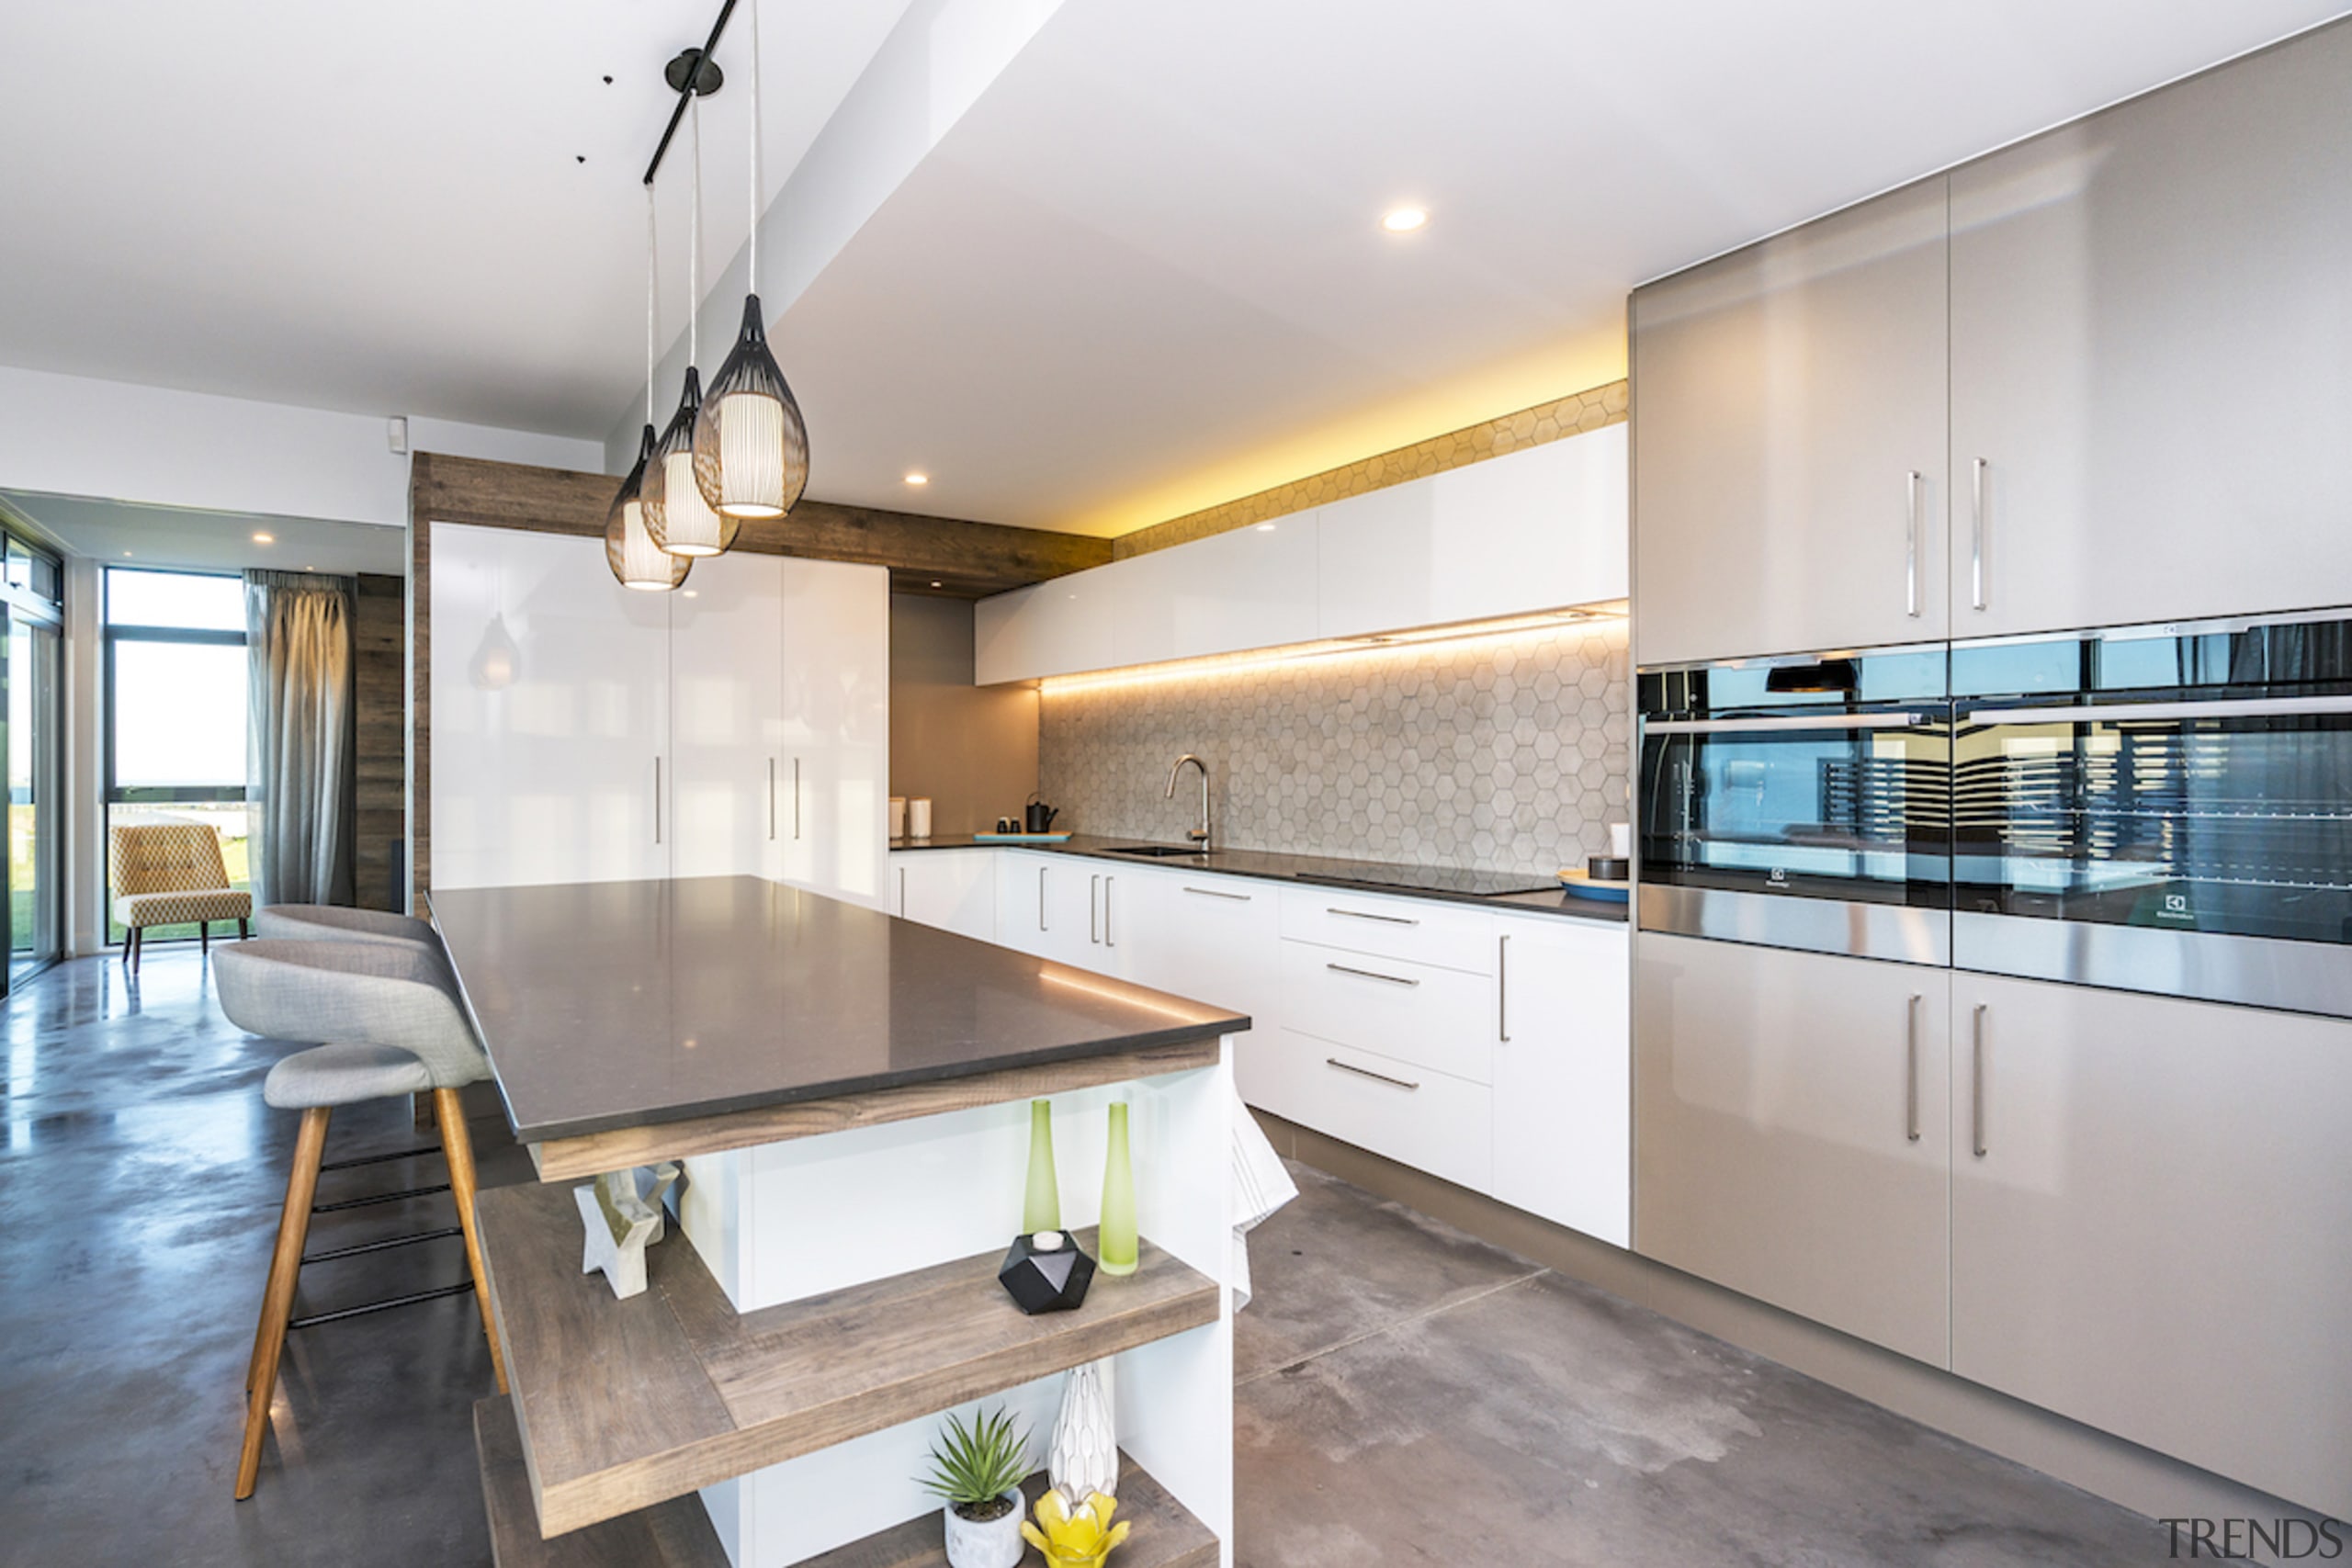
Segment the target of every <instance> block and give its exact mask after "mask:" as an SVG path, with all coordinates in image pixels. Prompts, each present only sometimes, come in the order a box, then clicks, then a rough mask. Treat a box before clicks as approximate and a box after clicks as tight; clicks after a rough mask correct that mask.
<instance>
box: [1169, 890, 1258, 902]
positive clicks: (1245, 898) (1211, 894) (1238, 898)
mask: <svg viewBox="0 0 2352 1568" xmlns="http://www.w3.org/2000/svg"><path fill="white" fill-rule="evenodd" d="M1184 891H1185V892H1187V893H1197V894H1199V895H1200V896H1201V897H1204V898H1230V899H1232V900H1233V901H1234V902H1235V903H1237V904H1247V903H1248V902H1250V895H1249V894H1247V893H1220V892H1218V891H1217V890H1216V888H1214V887H1193V886H1186V887H1185V889H1184Z"/></svg>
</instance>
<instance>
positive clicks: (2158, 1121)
mask: <svg viewBox="0 0 2352 1568" xmlns="http://www.w3.org/2000/svg"><path fill="white" fill-rule="evenodd" d="M1644 941H1645V944H1646V942H1647V939H1646V938H1645V939H1644ZM1953 1000H1954V1007H1953V1033H1954V1050H1953V1055H1952V1063H1951V1095H1952V1103H1953V1107H1954V1116H1953V1124H1954V1129H1955V1132H1954V1140H1955V1143H1956V1145H1957V1146H1956V1147H1955V1148H1954V1150H1953V1153H1952V1165H1953V1169H1954V1173H1955V1174H1954V1178H1953V1181H1952V1192H1951V1217H1952V1230H1951V1266H1952V1323H1951V1352H1952V1359H1951V1366H1952V1371H1955V1372H1958V1373H1960V1374H1961V1375H1962V1376H1963V1377H1968V1378H1972V1379H1973V1380H1975V1381H1976V1382H1982V1383H1986V1384H1989V1385H1990V1386H1992V1387H1994V1388H1997V1389H1999V1390H2001V1391H2002V1392H2004V1393H2010V1394H2014V1395H2016V1396H2018V1398H2020V1399H2025V1400H2029V1401H2031V1402H2032V1403H2033V1404H2040V1405H2042V1406H2045V1407H2046V1408H2049V1409H2052V1410H2055V1411H2057V1412H2059V1413H2060V1414H2062V1415H2065V1416H2073V1417H2075V1419H2076V1420H2079V1421H2085V1422H2087V1423H2089V1424H2090V1425H2092V1426H2094V1427H2098V1428H2100V1429H2101V1430H2103V1431H2109V1432H2113V1433H2116V1434H2118V1435H2119V1436H2121V1437H2124V1438H2131V1439H2132V1440H2133V1441H2135V1442H2140V1443H2145V1444H2147V1445H2149V1446H2150V1447H2152V1448H2155V1449H2158V1450H2162V1451H2164V1452H2165V1453H2169V1454H2175V1455H2177V1456H2178V1457H2180V1458H2182V1459H2185V1460H2188V1461H2190V1462H2191V1463H2193V1464H2199V1465H2203V1466H2205V1467H2206V1468H2208V1469H2211V1470H2214V1471H2218V1472H2221V1473H2222V1474H2224V1475H2228V1476H2231V1477H2233V1478H2234V1479H2236V1480H2239V1481H2243V1482H2246V1483H2250V1484H2252V1485H2255V1486H2258V1487H2261V1488H2262V1489H2264V1490H2265V1491H2268V1492H2273V1493H2276V1494H2278V1495H2281V1496H2284V1497H2287V1498H2289V1499H2290V1500H2292V1501H2294V1502H2297V1503H2301V1504H2303V1505H2305V1506H2310V1507H2312V1508H2316V1509H2320V1510H2323V1511H2325V1512H2328V1513H2331V1514H2334V1515H2335V1516H2337V1517H2347V1516H2352V1337H2347V1336H2346V1334H2345V1332H2344V1308H2343V1303H2344V1302H2345V1301H2346V1298H2347V1296H2352V1248H2347V1247H2346V1240H2347V1238H2352V1157H2347V1156H2346V1149H2345V1142H2344V1129H2345V1114H2344V1112H2345V1108H2346V1106H2347V1105H2352V1023H2347V1022H2346V1021H2342V1020H2338V1019H2323V1018H2313V1017H2305V1016H2301V1015H2298V1014H2292V1013H2278V1012H2258V1011H2254V1010H2248V1009H2243V1008H2233V1007H2223V1006H2220V1005H2216V1004H2214V1003H2210V1002H2197V1001H2183V1000H2178V999H2176V998H2165V997H2152V996H2143V995H2139V994H2137V993H2132V992H2126V991H2103V990H2095V989H2092V988H2090V987H2077V986H2060V985H2051V984H2046V983H2043V982H2040V981H2031V980H2011V979H1999V978H1994V977H1992V976H1978V975H1969V974H1962V975H1960V976H1957V978H1956V980H1955V983H1954V987H1953ZM1980 1103H1981V1105H1982V1112H1981V1115H1980V1114H1979V1112H1978V1109H1977V1107H1978V1106H1979V1104H1980ZM1980 1149H1981V1150H1982V1151H1983V1152H1982V1153H1979V1152H1978V1151H1979V1150H1980Z"/></svg>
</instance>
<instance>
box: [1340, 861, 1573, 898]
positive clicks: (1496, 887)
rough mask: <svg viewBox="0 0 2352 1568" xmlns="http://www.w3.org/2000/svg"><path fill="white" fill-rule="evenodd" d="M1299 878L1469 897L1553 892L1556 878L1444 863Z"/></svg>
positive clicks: (1371, 868) (1403, 891)
mask: <svg viewBox="0 0 2352 1568" xmlns="http://www.w3.org/2000/svg"><path fill="white" fill-rule="evenodd" d="M1297 878H1298V880H1299V881H1301V882H1315V883H1321V884H1324V885H1326V886H1332V887H1363V888H1367V889H1371V890H1374V891H1379V892H1394V893H1452V894H1455V895H1458V896H1460V897H1470V898H1499V897H1503V896H1504V895H1505V894H1509V893H1553V892H1557V891H1558V890H1559V886H1560V884H1559V880H1558V879H1557V878H1556V877H1550V876H1532V875H1530V874H1527V873H1525V872H1521V871H1465V870H1463V869H1461V868H1459V867H1455V866H1443V865H1393V866H1392V865H1382V866H1371V865H1368V866H1365V867H1364V868H1363V870H1362V871H1360V872H1336V871H1318V872H1307V871H1302V872H1299V873H1298V874H1297Z"/></svg>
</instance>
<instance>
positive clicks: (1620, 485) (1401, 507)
mask: <svg viewBox="0 0 2352 1568" xmlns="http://www.w3.org/2000/svg"><path fill="white" fill-rule="evenodd" d="M1625 491H1626V473H1625V427H1624V426H1623V425H1622V424H1618V425H1611V426H1609V427H1608V428H1606V429H1602V430H1596V431H1593V432H1590V433H1589V434H1584V435H1576V436H1570V437H1569V438H1568V439H1566V440H1565V441H1554V442H1548V443H1546V444H1545V445H1544V446H1533V447H1530V448H1528V449H1526V450H1524V451H1520V452H1513V453H1510V454H1508V455H1507V456H1504V457H1490V458H1487V460H1486V461H1485V462H1481V463H1472V464H1470V465H1469V466H1468V467H1466V468H1451V469H1448V470H1447V471H1446V472H1444V473H1442V474H1438V475H1435V476H1433V477H1431V478H1429V479H1416V480H1414V481H1412V482H1411V483H1408V484H1401V485H1392V486H1390V487H1389V488H1387V489H1385V490H1376V491H1370V492H1369V493H1367V494H1364V495H1359V496H1351V497H1350V498H1349V499H1347V500H1345V501H1340V502H1333V503H1332V504H1330V505H1329V506H1327V507H1325V508H1324V509H1323V511H1322V513H1321V516H1320V518H1319V532H1320V534H1321V536H1322V550H1321V554H1322V561H1321V568H1320V573H1319V576H1320V585H1321V586H1320V592H1319V595H1318V598H1319V604H1320V614H1319V616H1318V622H1317V635H1319V636H1322V637H1365V636H1371V635H1374V634H1376V633H1380V632H1391V631H1401V630H1404V629H1406V628H1408V627H1412V626H1445V625H1449V624H1452V623H1453V622H1456V621H1476V620H1487V619H1490V618H1492V617H1495V616H1498V615H1520V614H1523V613H1525V612H1528V611H1532V610H1552V609H1559V608H1561V607H1563V606H1566V605H1570V604H1594V603H1597V602H1599V601H1601V600H1607V599H1620V598H1623V597H1624V594H1625V548H1626V517H1625ZM1185 548H1191V547H1190V546H1187V547H1185ZM1171 553H1173V552H1171Z"/></svg>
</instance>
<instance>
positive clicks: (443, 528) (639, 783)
mask: <svg viewBox="0 0 2352 1568" xmlns="http://www.w3.org/2000/svg"><path fill="white" fill-rule="evenodd" d="M432 527H433V570H432V589H431V604H432V633H433V643H432V647H433V652H434V655H435V657H434V659H433V660H432V669H431V675H430V686H431V691H432V726H433V728H432V735H433V758H432V760H433V768H432V775H433V778H432V791H431V802H430V806H431V813H432V815H431V817H430V818H429V821H430V825H431V829H432V851H433V863H432V867H431V876H432V885H433V886H435V887H500V886H531V885H539V884H548V883H568V882H612V881H627V880H631V879H635V878H639V877H650V876H666V875H668V874H669V866H670V852H669V846H668V835H669V831H670V826H671V823H672V822H673V820H674V812H673V810H672V809H671V808H672V807H673V805H674V800H673V795H672V794H671V792H670V791H669V789H668V787H667V786H668V784H669V782H670V781H669V780H668V779H666V778H665V777H664V776H663V772H664V770H665V769H666V767H667V761H666V752H667V750H668V748H669V742H670V714H669V706H670V676H669V660H670V604H669V597H668V595H665V594H650V593H632V592H629V591H628V590H627V589H625V588H623V587H622V586H621V585H620V584H619V583H617V582H616V581H613V574H612V572H611V570H609V569H608V568H607V567H606V566H605V553H604V550H603V549H602V547H601V545H599V547H595V548H591V547H588V545H587V543H586V542H584V541H582V540H580V539H577V538H573V537H571V536H568V535H560V534H526V533H518V532H515V531H514V530H512V529H506V528H477V527H472V526H469V525H462V524H455V523H435V524H434V525H432Z"/></svg>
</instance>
